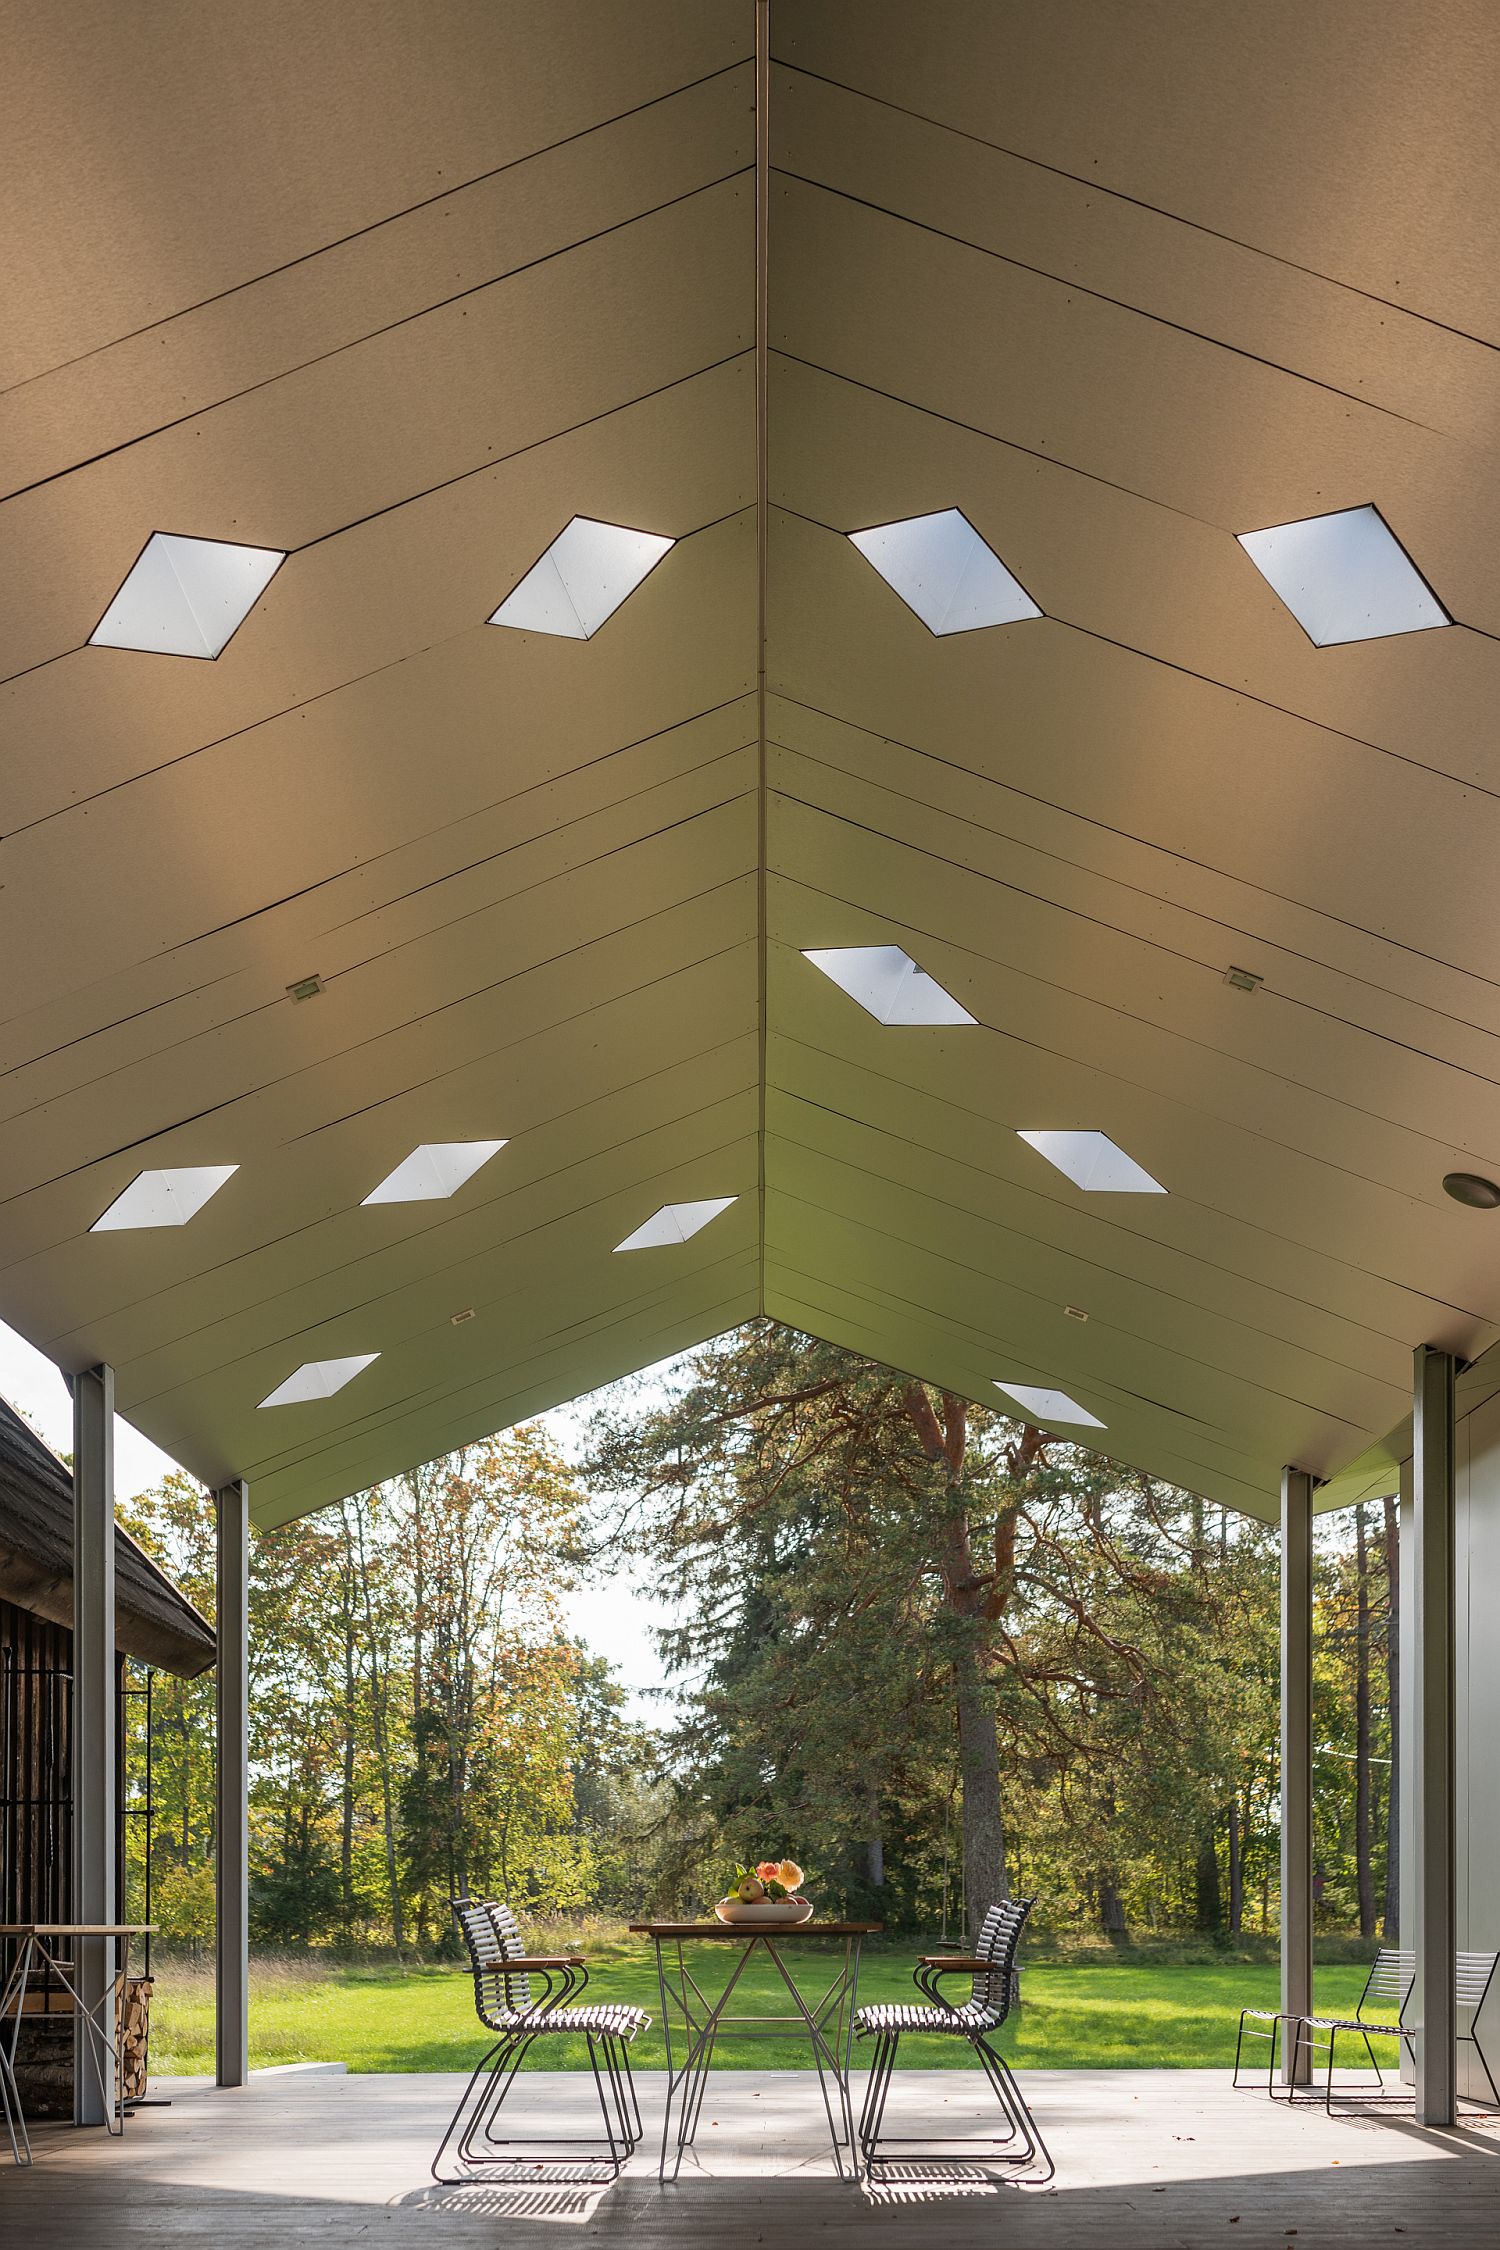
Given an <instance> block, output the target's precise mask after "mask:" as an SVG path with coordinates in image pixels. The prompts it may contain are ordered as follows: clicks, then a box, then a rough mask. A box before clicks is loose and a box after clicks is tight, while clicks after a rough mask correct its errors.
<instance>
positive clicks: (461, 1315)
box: [448, 1305, 474, 1328]
mask: <svg viewBox="0 0 1500 2250" xmlns="http://www.w3.org/2000/svg"><path fill="white" fill-rule="evenodd" d="M473 1318H474V1307H473V1306H472V1305H465V1307H464V1309H463V1311H462V1312H451V1313H449V1315H448V1326H449V1327H450V1328H462V1326H463V1324H464V1322H465V1321H466V1320H472V1319H473Z"/></svg>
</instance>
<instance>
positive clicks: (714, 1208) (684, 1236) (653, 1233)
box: [615, 1195, 739, 1252]
mask: <svg viewBox="0 0 1500 2250" xmlns="http://www.w3.org/2000/svg"><path fill="white" fill-rule="evenodd" d="M738 1201H739V1197H738V1196H736V1195H717V1196H712V1197H710V1198H709V1199H708V1201H707V1202H704V1203H664V1204H663V1205H662V1207H661V1209H660V1210H659V1211H657V1212H654V1213H653V1215H652V1216H651V1217H650V1218H649V1219H647V1220H646V1221H645V1223H644V1225H642V1226H638V1227H637V1228H636V1230H635V1232H634V1234H627V1235H626V1237H625V1240H624V1241H623V1242H617V1243H616V1244H615V1249H616V1251H617V1252H619V1251H621V1250H664V1249H665V1248H666V1247H667V1246H668V1244H669V1243H673V1242H687V1241H688V1240H690V1238H691V1237H692V1236H693V1235H695V1234H698V1233H699V1232H701V1230H702V1229H703V1228H704V1227H706V1226H707V1225H708V1222H709V1220H710V1219H716V1218H717V1217H718V1216H719V1213H720V1212H721V1211H727V1210H728V1209H729V1206H730V1204H731V1203H737V1202H738Z"/></svg>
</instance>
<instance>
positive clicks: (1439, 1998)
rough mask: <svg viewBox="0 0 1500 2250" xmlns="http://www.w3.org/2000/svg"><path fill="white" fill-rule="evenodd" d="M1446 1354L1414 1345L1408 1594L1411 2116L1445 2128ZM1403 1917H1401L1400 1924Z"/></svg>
mask: <svg viewBox="0 0 1500 2250" xmlns="http://www.w3.org/2000/svg"><path fill="white" fill-rule="evenodd" d="M1457 1372H1458V1362H1457V1361H1456V1359H1455V1358H1454V1356H1453V1354H1452V1353H1451V1352H1440V1351H1434V1350H1433V1348H1432V1346H1431V1345H1430V1344H1423V1345H1421V1346H1419V1348H1418V1350H1417V1353H1416V1356H1415V1362H1414V1367H1413V1383H1412V1547H1413V1560H1414V1563H1415V1569H1414V1572H1413V1577H1414V1580H1415V1584H1414V1585H1413V1588H1412V1596H1413V1600H1412V1611H1413V1624H1414V1627H1415V1639H1416V1663H1415V1667H1414V1670H1415V1678H1414V1680H1413V1683H1412V1685H1413V1703H1414V1714H1413V1715H1414V1720H1415V1724H1414V1727H1413V1751H1414V1761H1413V1764H1414V1774H1413V1778H1414V1783H1415V1790H1414V1800H1415V1801H1414V1803H1413V1807H1412V1810H1413V1814H1414V1822H1413V1825H1414V1827H1415V1831H1416V1847H1417V1851H1416V1877H1417V1880H1416V1900H1415V1907H1416V1911H1415V1913H1414V1915H1413V1917H1412V1927H1413V1930H1414V1932H1415V1940H1416V1955H1417V1981H1416V1988H1415V1990H1414V1992H1413V1994H1412V2006H1413V2011H1414V2013H1415V2017H1416V2023H1417V2036H1416V2050H1417V2067H1416V2078H1417V2089H1416V2092H1417V2103H1416V2106H1417V2117H1418V2120H1419V2121H1420V2122H1421V2123H1422V2124H1424V2125H1451V2124H1452V2123H1453V2121H1454V2094H1455V2091H1456V2087H1457V2078H1458V2061H1457V2049H1456V2045H1455V2039H1454V2033H1455V2030H1456V2025H1455V2022H1454V2005H1453V1985H1454V1957H1453V1949H1454V1942H1455V1930H1454V1843H1453V1787H1454V1784H1453V1654H1454V1650H1453V1643H1454V1615H1453V1608H1454V1588H1453V1566H1454V1552H1453V1509H1454V1480H1453V1452H1454V1445H1453V1386H1454V1378H1455V1376H1456V1374H1457ZM1403 1919H1404V1916H1403Z"/></svg>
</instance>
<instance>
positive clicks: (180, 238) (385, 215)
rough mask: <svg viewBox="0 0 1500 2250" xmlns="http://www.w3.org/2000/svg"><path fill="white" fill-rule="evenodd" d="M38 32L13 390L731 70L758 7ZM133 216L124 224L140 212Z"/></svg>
mask: <svg viewBox="0 0 1500 2250" xmlns="http://www.w3.org/2000/svg"><path fill="white" fill-rule="evenodd" d="M205 31H206V26H205V20H204V17H203V13H202V11H201V9H199V8H197V7H195V6H193V5H191V4H190V0H157V4H156V5H154V6H153V7H152V8H151V10H150V11H149V13H147V14H140V13H136V12H134V11H116V10H110V9H106V10H104V11H93V12H91V13H87V14H80V15H72V14H69V13H56V12H53V11H50V10H49V11H46V12H44V13H42V14H40V15H35V16H30V15H22V16H19V17H17V18H15V19H14V20H13V21H12V23H11V25H10V26H9V30H8V36H7V52H6V62H7V68H6V76H5V87H4V91H3V94H0V193H3V195H4V198H5V204H6V209H7V211H8V212H9V214H10V219H11V227H10V240H11V245H12V248H11V256H10V260H9V273H10V296H9V312H10V318H9V320H8V323H7V346H8V349H7V355H6V364H5V370H4V373H3V376H0V380H3V381H5V382H15V381H17V380H18V379H21V378H23V377H24V376H27V375H33V374H36V373H39V372H42V371H44V370H45V369H47V368H48V367H51V366H55V365H56V364H57V363H58V362H59V361H63V360H66V359H68V358H70V357H72V356H74V355H76V354H78V353H81V352H86V351H89V350H93V349H98V348H99V347H100V346H101V345H103V344H107V343H109V342H110V341H112V340H113V339H115V338H116V337H119V336H122V335H124V334H126V333H128V332H129V331H131V330H133V329H137V328H140V327H142V326H144V325H146V324H148V323H151V322H157V321H162V320H166V319H170V318H172V317H173V316H174V315H177V314H180V313H181V312H182V311H183V309H184V308H185V307H187V306H190V305H193V304H195V303H198V302H201V301H202V300H203V299H206V298H209V297H212V296H215V295H217V294H218V293H220V292H222V291H225V290H229V289H234V288H236V287H239V286H242V285H243V284H244V283H245V282H247V281H250V280H253V279H254V278H255V276H256V275H258V274H261V273H264V272H266V271H267V270H268V269H270V268H272V267H276V266H280V265H285V264H286V263H288V262H289V261H290V260H292V259H295V258H301V257H308V256H310V255H312V254H314V253H317V252H319V251H322V250H325V249H326V247H327V245H329V244H330V243H334V242H337V241H340V240H342V239H343V238H345V237H347V236H350V235H354V234H356V233H358V232H360V231H361V230H362V229H367V228H370V227H376V226H379V225H381V224H382V222H385V221H387V220H389V218H390V217H391V215H392V214H393V213H395V212H400V211H404V210H409V209H411V208H412V207H413V206H415V205H419V204H421V203H423V202H424V201H427V200H429V199H431V198H434V197H437V196H440V195H443V194H445V193H446V192H447V191H449V190H451V189H452V188H453V187H454V186H456V185H458V184H460V183H462V182H463V181H466V180H472V179H475V178H477V177H478V176H479V175H481V174H484V173H487V172H490V171H493V170H495V169H496V168H497V167H499V166H501V165H505V164H513V163H517V162H519V161H521V160H524V159H525V158H527V157H531V156H534V155H536V154H537V152H539V151H541V150H544V149H547V148H550V147H553V146H555V145H556V144H557V143H559V142H562V141H565V140H567V139H569V138H570V137H572V136H575V135H578V134H581V133H586V132H588V131H589V130H590V128H593V127H596V126H598V125H599V124H600V123H601V122H602V121H603V120H605V119H608V118H611V117H622V116H624V115H626V114H627V113H628V112H629V111H631V110H633V109H637V108H639V107H640V106H641V105H643V104H644V103H647V102H652V101H659V100H660V99H661V98H662V97H663V96H664V95H667V94H670V93H671V92H673V91H675V90H676V89H678V88H680V87H682V86H685V85H687V84H689V83H691V82H692V81H694V80H697V79H700V78H704V77H706V76H708V75H709V73H711V72H714V71H721V70H725V69H728V68H730V67H732V66H733V65H734V64H735V63H738V62H741V61H743V60H744V58H745V57H746V55H747V54H748V52H749V33H748V25H747V21H746V17H745V11H744V9H743V7H742V6H740V5H739V4H738V0H632V5H631V7H630V8H629V9H628V10H625V11H623V12H620V13H618V14H616V13H613V12H611V11H608V10H605V11H601V10H600V9H599V8H598V7H597V6H596V5H594V4H593V0H547V5H546V6H545V7H541V8H537V7H526V8H520V9H515V8H495V7H493V6H492V5H490V4H489V0H448V4H447V5H445V6H444V7H443V8H442V9H440V10H436V11H433V10H428V9H419V10H409V9H399V8H398V9H392V8H389V7H386V6H382V5H380V0H348V4H347V5H343V6H341V7H340V9H339V12H338V14H337V16H335V17H330V16H328V15H326V14H324V13H323V12H322V11H320V10H317V9H309V8H307V7H305V6H302V5H300V4H298V0H269V4H268V5H267V6H266V7H265V8H264V9H262V10H261V11H259V12H258V13H257V15H256V16H255V18H254V19H253V20H252V19H250V18H248V17H246V18H235V17H232V16H223V17H215V19H214V20H213V23H212V26H211V36H206V35H205ZM122 210H123V211H128V212H130V213H131V214H132V218H133V224H132V225H130V226H128V227H122V226H121V225H120V223H119V218H120V213H121V212H122Z"/></svg>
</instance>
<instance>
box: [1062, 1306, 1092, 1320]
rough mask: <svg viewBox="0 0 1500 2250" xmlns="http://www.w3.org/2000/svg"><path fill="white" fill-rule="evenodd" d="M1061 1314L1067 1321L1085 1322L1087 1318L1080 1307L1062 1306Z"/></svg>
mask: <svg viewBox="0 0 1500 2250" xmlns="http://www.w3.org/2000/svg"><path fill="white" fill-rule="evenodd" d="M1063 1314H1064V1316H1065V1318H1067V1319H1068V1320H1087V1319H1088V1317H1089V1316H1088V1314H1087V1313H1086V1312H1085V1311H1084V1309H1083V1307H1082V1305H1064V1306H1063Z"/></svg>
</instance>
